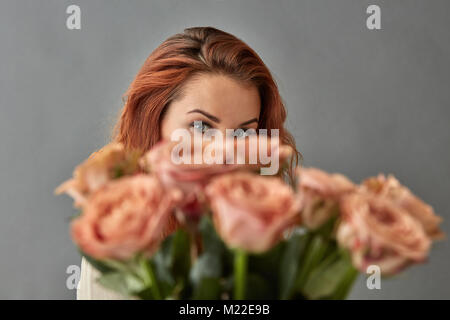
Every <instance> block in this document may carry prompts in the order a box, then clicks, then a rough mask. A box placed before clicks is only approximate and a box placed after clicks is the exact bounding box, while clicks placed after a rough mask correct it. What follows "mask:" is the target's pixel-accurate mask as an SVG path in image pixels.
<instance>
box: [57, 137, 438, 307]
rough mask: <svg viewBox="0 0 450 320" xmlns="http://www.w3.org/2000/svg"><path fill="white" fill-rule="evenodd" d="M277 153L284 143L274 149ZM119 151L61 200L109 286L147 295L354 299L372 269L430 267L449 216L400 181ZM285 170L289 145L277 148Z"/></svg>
mask: <svg viewBox="0 0 450 320" xmlns="http://www.w3.org/2000/svg"><path fill="white" fill-rule="evenodd" d="M274 145H275V144H274ZM173 147H174V144H173V143H171V142H161V143H159V144H158V145H157V146H155V147H154V148H152V149H151V150H150V151H149V152H147V153H141V152H139V151H133V150H125V149H124V148H123V146H122V145H120V144H116V143H113V144H110V145H108V146H106V147H105V148H103V149H102V150H101V151H100V152H97V153H95V154H93V155H92V156H91V157H90V158H89V159H87V160H86V161H85V162H83V163H82V164H81V165H79V166H78V167H77V168H76V169H75V171H74V175H73V178H72V179H70V180H68V181H67V182H65V183H63V184H62V185H61V186H60V187H59V188H58V189H57V190H56V192H57V193H67V194H68V195H70V196H71V197H73V199H74V205H75V207H77V208H78V209H80V211H81V213H80V214H79V215H78V216H76V217H75V218H74V219H73V221H72V222H71V227H70V230H71V236H72V239H73V241H74V243H75V244H76V245H77V246H78V248H79V250H80V252H81V254H82V255H83V256H84V257H85V258H86V259H87V260H88V261H89V262H90V263H91V264H92V265H93V266H94V267H95V268H96V269H98V270H99V271H100V273H101V276H100V278H99V279H98V281H99V282H100V283H101V284H102V285H103V286H105V287H107V288H110V289H112V290H115V291H117V292H119V293H121V294H123V295H124V296H130V297H135V298H140V299H344V298H345V297H346V296H347V295H348V293H349V291H350V290H351V288H352V284H353V283H354V281H355V279H356V277H357V275H358V274H359V272H363V273H364V272H366V269H367V267H368V266H370V265H376V266H378V267H379V268H380V270H381V273H382V275H385V276H392V275H395V274H397V273H399V272H401V271H402V270H404V269H405V268H406V267H408V266H411V265H414V264H416V263H421V262H424V261H426V259H427V257H428V254H429V251H430V248H431V245H432V242H433V241H434V240H437V239H439V238H442V237H443V233H442V232H441V231H440V230H439V224H440V222H441V218H440V217H438V216H436V215H435V213H434V212H433V209H432V208H431V207H430V206H429V205H427V204H426V203H424V202H423V201H422V200H420V199H419V198H418V197H416V196H415V195H414V194H413V193H412V192H411V191H410V190H409V189H408V188H406V187H405V186H403V185H401V184H400V182H399V181H398V180H397V179H396V178H394V177H393V176H384V175H379V176H377V177H372V178H368V179H366V180H364V181H363V182H362V183H361V184H360V185H356V184H354V183H353V182H351V181H350V180H349V179H347V178H346V177H345V176H343V175H340V174H329V173H326V172H324V171H322V170H319V169H316V168H297V169H296V180H297V181H296V183H295V184H294V185H293V186H290V185H289V184H288V183H286V182H285V180H283V178H282V177H281V176H280V175H276V176H262V175H259V174H258V173H257V172H256V170H255V168H258V167H259V165H256V166H251V165H227V164H209V165H207V164H200V165H193V164H191V165H189V164H175V163H173V161H171V160H170V154H171V150H173ZM276 147H277V148H276V150H277V153H278V155H279V159H280V161H281V162H285V161H286V159H288V158H289V155H290V154H289V148H286V147H285V146H279V145H277V144H276Z"/></svg>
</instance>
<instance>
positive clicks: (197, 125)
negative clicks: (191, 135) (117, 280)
mask: <svg viewBox="0 0 450 320" xmlns="http://www.w3.org/2000/svg"><path fill="white" fill-rule="evenodd" d="M190 126H191V127H192V128H193V129H194V130H196V131H198V132H201V133H205V132H206V130H208V129H211V126H210V125H209V124H207V123H204V122H203V121H194V122H192V123H191V124H190Z"/></svg>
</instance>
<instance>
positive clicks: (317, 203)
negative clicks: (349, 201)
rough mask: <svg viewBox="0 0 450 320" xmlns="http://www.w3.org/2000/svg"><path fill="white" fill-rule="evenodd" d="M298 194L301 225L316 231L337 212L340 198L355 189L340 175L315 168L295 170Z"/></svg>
mask: <svg viewBox="0 0 450 320" xmlns="http://www.w3.org/2000/svg"><path fill="white" fill-rule="evenodd" d="M297 177H298V180H299V182H298V193H299V197H300V199H301V201H302V203H303V210H302V212H301V217H302V223H303V224H304V225H305V226H306V227H308V228H310V229H313V230H314V229H317V228H319V227H320V226H321V225H323V224H324V223H325V222H326V221H328V220H329V219H330V218H331V217H332V216H334V215H336V214H337V213H338V212H339V201H340V198H341V197H342V196H343V195H345V194H347V193H350V192H353V191H354V190H355V189H356V186H355V185H354V184H353V183H352V182H351V181H350V180H349V179H347V178H346V177H345V176H343V175H341V174H328V173H326V172H324V171H322V170H319V169H316V168H302V169H298V170H297Z"/></svg>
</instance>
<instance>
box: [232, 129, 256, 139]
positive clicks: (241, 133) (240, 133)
mask: <svg viewBox="0 0 450 320" xmlns="http://www.w3.org/2000/svg"><path fill="white" fill-rule="evenodd" d="M254 134H255V130H252V129H242V128H239V129H236V130H234V133H233V136H234V137H236V138H245V137H249V136H252V135H254Z"/></svg>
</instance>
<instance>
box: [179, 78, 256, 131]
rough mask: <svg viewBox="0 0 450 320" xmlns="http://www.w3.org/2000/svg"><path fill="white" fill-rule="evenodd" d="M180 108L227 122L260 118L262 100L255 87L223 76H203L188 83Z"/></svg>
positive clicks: (180, 101)
mask: <svg viewBox="0 0 450 320" xmlns="http://www.w3.org/2000/svg"><path fill="white" fill-rule="evenodd" d="M178 104H180V105H182V106H181V107H182V108H183V109H185V110H184V111H186V112H187V111H189V110H191V109H194V108H199V109H202V110H204V111H207V112H209V113H211V114H213V115H215V116H216V117H218V118H220V119H221V120H222V119H223V120H224V121H229V122H236V121H240V120H242V121H241V122H243V121H246V120H249V119H251V118H258V117H259V112H260V104H261V103H260V97H259V92H258V89H257V87H256V86H254V85H249V84H244V83H242V82H239V81H237V80H234V79H232V78H231V77H229V76H226V75H221V74H200V75H196V76H195V77H193V78H192V79H189V80H188V81H187V82H186V84H185V86H184V90H183V95H182V97H181V98H180V100H179V101H178Z"/></svg>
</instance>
